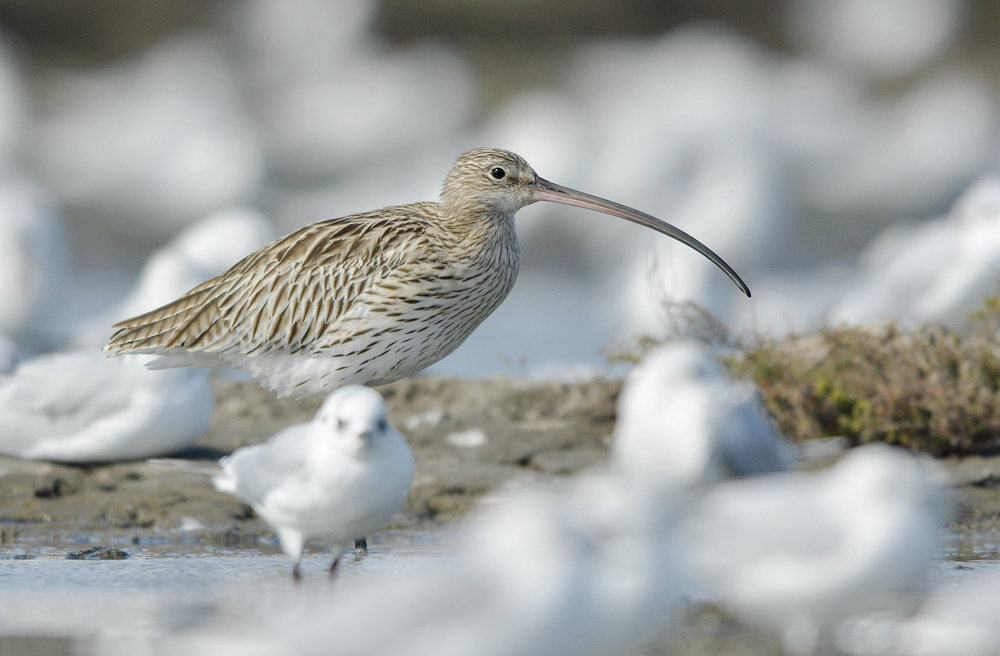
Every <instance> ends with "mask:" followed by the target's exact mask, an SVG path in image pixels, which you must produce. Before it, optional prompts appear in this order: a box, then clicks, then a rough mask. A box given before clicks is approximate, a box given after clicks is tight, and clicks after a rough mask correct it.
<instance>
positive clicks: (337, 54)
mask: <svg viewBox="0 0 1000 656" xmlns="http://www.w3.org/2000/svg"><path fill="white" fill-rule="evenodd" d="M376 7H377V5H376V3H374V2H371V1H366V0H295V2H294V3H293V4H292V6H291V7H289V4H288V3H284V2H277V1H276V0H256V1H255V2H253V3H248V4H247V6H246V14H244V20H243V21H242V26H243V31H244V33H243V42H244V43H243V45H244V48H245V50H246V52H247V53H248V59H249V61H250V63H251V69H252V70H251V75H252V80H251V82H252V84H253V89H252V91H253V95H254V108H255V110H256V112H257V113H258V116H259V118H260V122H261V125H262V127H263V136H264V139H265V142H266V144H267V147H268V150H269V155H270V158H271V163H272V165H273V167H274V170H275V172H276V175H277V176H278V177H279V178H281V179H285V180H291V181H294V182H297V183H302V182H306V183H313V182H316V181H318V180H325V179H328V178H329V177H331V176H339V175H343V174H350V173H354V172H356V171H357V170H358V169H359V168H365V167H370V166H372V165H375V164H377V163H378V162H381V161H383V160H391V159H395V157H394V156H395V155H397V154H398V153H400V152H407V153H414V152H419V151H420V150H421V149H423V148H428V147H430V148H433V147H435V145H436V144H437V143H439V142H441V141H443V140H448V139H451V138H454V135H456V134H458V133H459V131H460V130H461V128H463V127H465V126H466V124H467V123H468V122H469V121H470V120H471V118H472V109H473V102H474V95H473V89H474V88H475V85H474V83H473V77H472V71H471V69H470V67H469V64H468V63H467V62H466V60H465V58H464V57H463V56H462V55H461V54H460V53H459V52H458V51H456V50H455V49H454V48H451V47H449V46H447V45H445V44H443V43H433V42H426V43H421V44H412V45H407V46H399V47H387V46H386V45H385V44H383V43H380V42H379V40H378V39H377V38H376V37H375V35H374V34H373V33H372V32H373V30H372V29H371V26H370V22H371V19H372V18H373V17H374V16H375V12H376ZM331 35H334V38H332V37H331ZM336 37H340V40H338V39H337V38H336ZM408 157H409V155H408Z"/></svg>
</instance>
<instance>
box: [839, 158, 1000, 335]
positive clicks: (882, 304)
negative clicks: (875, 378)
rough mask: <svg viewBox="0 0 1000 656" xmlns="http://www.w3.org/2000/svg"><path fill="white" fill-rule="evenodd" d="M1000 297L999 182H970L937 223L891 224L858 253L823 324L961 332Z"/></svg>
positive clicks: (989, 179)
mask: <svg viewBox="0 0 1000 656" xmlns="http://www.w3.org/2000/svg"><path fill="white" fill-rule="evenodd" d="M998 291H1000V177H997V176H989V177H986V178H983V179H981V180H980V181H979V182H977V183H976V184H974V185H973V186H972V187H971V188H970V189H969V190H968V191H967V192H966V193H965V194H964V195H963V196H962V197H961V198H960V199H959V200H958V201H957V202H956V203H955V206H954V207H953V209H952V211H951V213H950V214H949V215H948V216H947V217H945V218H942V219H937V220H934V221H930V222H927V223H925V224H923V225H919V226H915V227H904V226H896V227H893V228H890V229H889V230H887V231H886V232H884V233H883V234H882V235H880V236H879V237H878V238H877V239H876V240H875V241H874V242H873V243H872V244H871V245H870V246H869V247H868V249H867V250H866V251H865V253H864V254H863V255H862V261H861V267H860V270H859V271H858V273H857V275H856V276H855V279H854V281H853V283H852V285H851V287H850V288H849V290H848V291H847V292H846V293H845V294H844V295H843V297H842V298H840V299H839V300H838V301H837V302H836V303H835V304H834V305H833V307H832V309H831V310H830V312H829V323H831V324H839V323H847V324H855V325H864V324H872V323H878V322H881V321H885V320H895V321H898V322H900V323H902V324H904V325H910V326H912V325H915V324H922V323H939V324H945V325H948V326H953V327H957V326H961V325H962V324H963V323H964V322H965V320H966V318H967V316H968V313H969V312H970V311H971V310H974V309H975V308H976V307H978V306H979V305H980V304H981V303H982V300H983V298H984V297H986V296H989V295H991V294H996V293H997V292H998Z"/></svg>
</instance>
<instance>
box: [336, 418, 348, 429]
mask: <svg viewBox="0 0 1000 656" xmlns="http://www.w3.org/2000/svg"><path fill="white" fill-rule="evenodd" d="M346 429H347V422H346V421H344V420H343V419H337V430H346Z"/></svg>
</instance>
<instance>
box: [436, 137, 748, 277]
mask: <svg viewBox="0 0 1000 656" xmlns="http://www.w3.org/2000/svg"><path fill="white" fill-rule="evenodd" d="M542 200H544V201H549V202H552V203H562V204H564V205H574V206H576V207H583V208H586V209H590V210H595V211H597V212H602V213H604V214H610V215H611V216H617V217H618V218H621V219H625V220H626V221H631V222H633V223H638V224H639V225H642V226H646V227H647V228H651V229H653V230H655V231H657V232H659V233H662V234H664V235H667V236H668V237H672V238H674V239H676V240H677V241H679V242H681V243H683V244H686V245H687V246H689V247H691V248H693V249H694V250H696V251H698V252H699V253H701V254H702V255H704V256H705V257H706V258H708V259H709V260H711V261H712V262H713V263H714V264H715V265H716V266H718V267H719V268H720V269H722V270H723V271H724V272H725V273H726V275H727V276H729V277H730V278H731V279H732V281H733V282H734V283H736V286H737V287H739V288H740V291H742V292H743V293H744V294H746V295H747V296H750V289H749V288H748V287H747V286H746V283H744V282H743V280H742V279H741V278H740V277H739V275H737V273H736V271H734V270H733V268H732V267H731V266H729V265H728V264H726V262H725V261H724V260H723V259H722V258H721V257H719V256H718V255H716V254H715V253H714V252H713V251H712V250H711V249H709V248H708V247H707V246H705V245H704V244H702V243H701V242H700V241H698V240H697V239H695V238H694V237H692V236H691V235H689V234H687V233H686V232H684V231H683V230H680V229H679V228H675V227H674V226H672V225H670V224H669V223H666V222H664V221H661V220H659V219H657V218H655V217H653V216H650V215H649V214H645V213H644V212H640V211H638V210H634V209H632V208H631V207H626V206H625V205H620V204H618V203H615V202H612V201H610V200H605V199H603V198H599V197H597V196H591V195H590V194H585V193H583V192H582V191H576V190H574V189H570V188H568V187H563V186H560V185H557V184H555V183H552V182H549V181H548V180H546V179H544V178H541V177H539V176H538V174H537V173H535V171H534V169H532V168H531V165H530V164H528V163H527V162H526V161H524V158H522V157H521V156H520V155H515V154H514V153H512V152H510V151H506V150H499V149H497V148H478V149H476V150H470V151H469V152H467V153H465V154H464V155H462V156H461V157H459V158H458V161H456V162H455V165H454V166H453V167H452V168H451V171H450V172H449V173H448V177H447V178H445V181H444V188H443V189H442V191H441V204H442V206H443V207H444V208H445V210H446V211H448V212H450V213H454V214H477V213H482V212H485V213H488V214H493V215H501V216H505V217H513V215H514V213H515V212H517V211H518V210H519V209H521V208H522V207H524V206H526V205H530V204H531V203H534V202H537V201H542Z"/></svg>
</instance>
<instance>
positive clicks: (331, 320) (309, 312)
mask: <svg viewBox="0 0 1000 656" xmlns="http://www.w3.org/2000/svg"><path fill="white" fill-rule="evenodd" d="M434 211H435V205H434V204H433V203H418V204H415V205H409V206H402V207H397V208H391V209H390V210H380V211H378V212H370V213H367V214H356V215H352V216H348V217H344V218H340V219H333V220H330V221H323V222H319V223H314V224H312V225H309V226H306V227H304V228H302V229H300V230H298V231H296V232H293V233H292V234H290V235H288V236H287V237H284V238H282V239H279V240H277V241H275V242H272V243H271V244H268V245H267V246H264V247H263V248H261V249H260V250H258V251H256V252H255V253H252V254H251V255H249V256H247V257H246V258H244V259H243V260H242V261H241V262H239V263H238V264H236V265H235V266H233V268H231V269H230V270H229V271H227V272H225V273H224V274H222V275H221V276H219V277H217V278H213V279H212V280H209V281H208V282H205V283H203V284H201V285H199V286H198V287H195V288H194V289H192V290H191V291H190V292H188V293H187V294H185V295H184V296H182V297H181V298H179V299H178V300H176V301H174V302H173V303H168V304H167V305H164V306H163V307H161V308H158V309H156V310H153V311H152V312H147V313H146V314H142V315H140V316H138V317H134V318H132V319H127V320H125V321H121V322H119V323H117V324H115V326H114V328H115V332H114V334H113V335H112V336H111V340H110V341H109V343H108V345H107V346H106V347H105V350H107V351H111V352H112V354H114V355H117V354H120V353H129V352H134V353H153V354H159V355H171V354H174V353H191V352H202V353H226V352H229V351H232V350H235V349H238V350H239V351H240V352H241V353H243V354H247V355H252V354H264V353H274V352H281V353H296V352H300V351H302V350H304V349H314V348H315V347H316V345H317V344H320V343H321V342H322V340H321V339H320V336H323V335H325V334H326V333H327V332H328V331H331V330H332V329H334V328H335V326H336V324H337V322H338V321H339V320H340V319H341V318H343V317H344V315H345V314H346V313H347V312H348V311H349V310H350V309H351V308H352V307H353V306H354V305H355V303H356V302H357V301H358V300H359V299H360V298H362V297H363V296H364V294H365V292H366V291H367V290H369V289H370V288H371V287H372V286H373V285H375V286H377V285H379V284H380V282H381V281H382V280H383V279H384V278H385V277H387V276H388V275H389V274H390V272H392V271H394V270H397V269H399V268H400V267H404V268H405V267H407V266H410V265H413V264H415V263H416V262H418V261H420V260H423V259H424V258H426V257H427V255H428V251H433V250H434V249H435V245H434V244H433V242H431V240H429V239H428V238H427V236H426V235H427V231H426V230H425V229H424V225H423V222H422V221H420V220H419V219H418V218H415V217H419V216H421V215H428V214H429V213H432V212H434ZM404 219H405V220H404Z"/></svg>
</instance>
